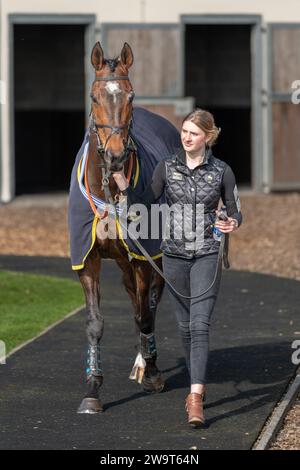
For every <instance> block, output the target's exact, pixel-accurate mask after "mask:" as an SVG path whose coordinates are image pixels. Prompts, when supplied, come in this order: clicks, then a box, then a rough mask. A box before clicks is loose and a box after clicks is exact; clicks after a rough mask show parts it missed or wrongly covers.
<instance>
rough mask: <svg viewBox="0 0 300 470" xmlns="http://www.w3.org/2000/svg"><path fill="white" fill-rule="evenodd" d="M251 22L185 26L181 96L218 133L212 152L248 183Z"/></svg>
mask: <svg viewBox="0 0 300 470" xmlns="http://www.w3.org/2000/svg"><path fill="white" fill-rule="evenodd" d="M250 35H251V26H249V25H186V37H185V64H186V66H185V95H186V96H193V97H195V102H196V106H197V107H199V108H203V109H207V110H208V111H210V112H211V113H212V114H213V115H214V117H215V122H216V125H217V126H218V127H221V129H222V131H221V133H220V135H219V138H218V142H217V144H216V145H215V146H214V147H213V153H214V155H215V156H216V157H217V158H220V159H221V160H224V161H226V162H227V163H228V164H229V165H230V166H231V167H232V169H233V171H234V173H235V175H236V179H237V182H238V184H239V185H241V184H242V185H244V186H250V185H251V52H250Z"/></svg>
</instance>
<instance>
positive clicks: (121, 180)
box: [112, 170, 129, 191]
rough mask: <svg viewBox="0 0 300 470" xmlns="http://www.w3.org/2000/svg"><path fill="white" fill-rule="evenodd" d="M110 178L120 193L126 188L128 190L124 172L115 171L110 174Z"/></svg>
mask: <svg viewBox="0 0 300 470" xmlns="http://www.w3.org/2000/svg"><path fill="white" fill-rule="evenodd" d="M112 176H113V179H114V180H115V182H116V183H117V185H118V187H119V189H120V191H124V190H125V189H126V188H128V186H129V183H128V181H127V179H126V176H125V174H124V170H121V171H116V172H115V173H113V174H112Z"/></svg>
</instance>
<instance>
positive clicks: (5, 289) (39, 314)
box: [0, 271, 84, 353]
mask: <svg viewBox="0 0 300 470" xmlns="http://www.w3.org/2000/svg"><path fill="white" fill-rule="evenodd" d="M83 303H84V296H83V292H82V288H81V285H80V283H79V282H76V281H72V280H69V279H62V278H57V277H50V276H41V275H36V274H24V273H15V272H10V271H0V340H2V341H4V342H5V345H6V353H8V352H9V351H11V350H12V349H14V348H15V347H16V346H18V345H19V344H21V343H23V342H25V341H28V340H29V339H31V338H33V337H35V336H36V335H38V334H39V333H40V332H41V331H43V330H44V329H45V328H47V327H49V326H50V325H51V324H53V323H55V322H56V321H58V320H60V319H61V318H63V317H64V316H65V315H67V314H68V313H69V312H71V311H72V310H74V309H76V308H77V307H79V306H80V305H82V304H83Z"/></svg>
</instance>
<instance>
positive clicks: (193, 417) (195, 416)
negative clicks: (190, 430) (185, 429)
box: [185, 393, 205, 426]
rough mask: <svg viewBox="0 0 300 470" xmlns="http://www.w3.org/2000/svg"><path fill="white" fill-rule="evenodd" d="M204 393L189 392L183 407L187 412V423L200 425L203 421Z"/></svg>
mask: <svg viewBox="0 0 300 470" xmlns="http://www.w3.org/2000/svg"><path fill="white" fill-rule="evenodd" d="M204 400H205V393H201V394H200V393H190V394H189V395H188V396H187V398H186V400H185V409H186V411H187V413H188V423H189V424H191V425H192V426H200V425H202V424H204V423H205V417H204V412H203V402H204Z"/></svg>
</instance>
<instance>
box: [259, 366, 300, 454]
mask: <svg viewBox="0 0 300 470" xmlns="http://www.w3.org/2000/svg"><path fill="white" fill-rule="evenodd" d="M299 392H300V367H298V369H297V371H296V376H295V377H294V378H293V379H292V381H291V382H290V383H289V386H288V389H287V392H286V393H285V394H284V395H283V398H282V399H281V401H280V402H279V403H278V405H277V406H276V407H275V409H274V411H273V412H272V414H271V416H270V417H269V419H268V420H267V422H266V424H265V426H264V428H263V430H262V432H261V433H260V435H259V437H258V438H257V440H256V442H255V443H254V445H253V447H252V450H267V449H268V448H269V447H270V445H271V443H272V441H273V440H274V439H275V437H276V435H277V433H278V432H279V430H280V429H281V427H282V424H283V420H284V418H285V417H286V415H287V413H288V412H289V410H290V409H291V408H292V406H293V404H294V403H295V401H296V399H297V396H298V393H299Z"/></svg>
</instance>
